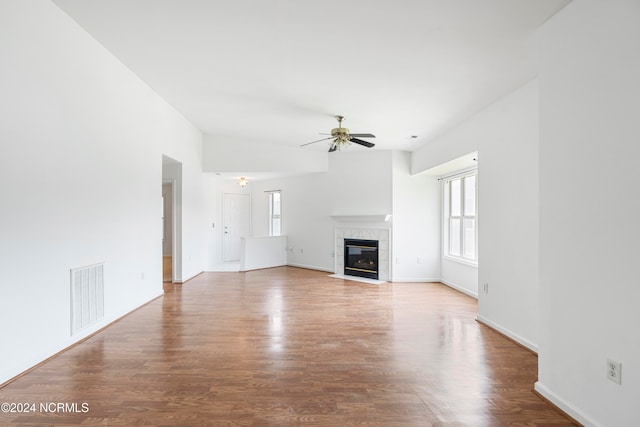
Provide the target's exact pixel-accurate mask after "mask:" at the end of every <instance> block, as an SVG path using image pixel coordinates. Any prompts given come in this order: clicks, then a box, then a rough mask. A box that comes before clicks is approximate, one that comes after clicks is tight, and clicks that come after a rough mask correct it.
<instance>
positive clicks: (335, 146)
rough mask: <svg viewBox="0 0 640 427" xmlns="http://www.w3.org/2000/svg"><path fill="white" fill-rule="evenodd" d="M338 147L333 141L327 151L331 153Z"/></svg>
mask: <svg viewBox="0 0 640 427" xmlns="http://www.w3.org/2000/svg"><path fill="white" fill-rule="evenodd" d="M337 149H338V144H336V143H335V142H334V143H333V144H331V148H329V152H330V153H333V152H334V151H336V150H337Z"/></svg>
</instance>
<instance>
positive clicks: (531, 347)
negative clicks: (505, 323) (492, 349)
mask: <svg viewBox="0 0 640 427" xmlns="http://www.w3.org/2000/svg"><path fill="white" fill-rule="evenodd" d="M476 320H477V321H478V322H480V323H484V324H485V325H487V326H488V327H490V328H491V329H495V330H496V331H498V332H500V333H501V334H502V335H506V336H507V337H509V338H511V339H512V340H514V341H515V342H517V343H518V344H520V345H522V346H524V347H526V348H528V349H529V350H531V351H533V352H534V353H536V354H538V344H536V343H533V342H531V341H529V340H528V339H526V338H524V337H522V336H520V335H518V334H516V333H515V332H513V331H510V330H509V329H505V328H503V327H502V326H500V325H498V324H497V323H495V322H492V321H491V320H489V319H487V318H486V317H484V316H481V315H479V314H478V315H477V316H476Z"/></svg>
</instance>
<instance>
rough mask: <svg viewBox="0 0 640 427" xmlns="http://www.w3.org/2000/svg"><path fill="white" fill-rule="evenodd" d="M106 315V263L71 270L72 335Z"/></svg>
mask: <svg viewBox="0 0 640 427" xmlns="http://www.w3.org/2000/svg"><path fill="white" fill-rule="evenodd" d="M103 317H104V263H100V264H94V265H89V266H86V267H81V268H75V269H72V270H71V335H73V334H75V333H77V332H78V331H80V330H81V329H83V328H86V327H87V326H89V325H91V324H92V323H95V322H97V321H98V320H100V319H102V318H103Z"/></svg>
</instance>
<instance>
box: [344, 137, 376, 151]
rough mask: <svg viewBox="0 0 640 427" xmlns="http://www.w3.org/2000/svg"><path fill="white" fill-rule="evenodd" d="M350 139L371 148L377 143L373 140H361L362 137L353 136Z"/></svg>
mask: <svg viewBox="0 0 640 427" xmlns="http://www.w3.org/2000/svg"><path fill="white" fill-rule="evenodd" d="M350 141H351V142H355V143H356V144H360V145H364V146H365V147H369V148H371V147H373V146H374V145H376V144H374V143H373V142H369V141H363V140H361V139H358V138H353V137H352V138H351V139H350Z"/></svg>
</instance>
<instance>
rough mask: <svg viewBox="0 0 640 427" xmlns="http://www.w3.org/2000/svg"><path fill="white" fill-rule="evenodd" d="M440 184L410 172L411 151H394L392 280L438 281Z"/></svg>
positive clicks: (439, 273) (439, 275) (434, 178)
mask: <svg viewBox="0 0 640 427" xmlns="http://www.w3.org/2000/svg"><path fill="white" fill-rule="evenodd" d="M440 221H441V209H440V184H439V183H438V180H437V178H436V177H434V176H430V175H426V174H416V175H411V153H409V152H405V151H394V152H393V234H392V250H393V260H392V263H393V265H392V278H391V279H392V281H395V282H424V281H429V282H433V281H439V280H440V279H441V272H440Z"/></svg>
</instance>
